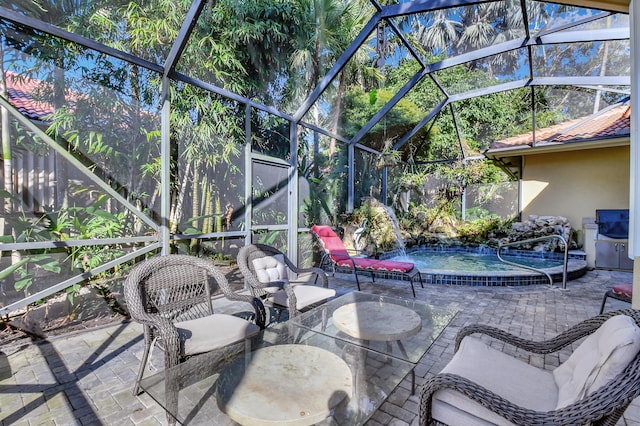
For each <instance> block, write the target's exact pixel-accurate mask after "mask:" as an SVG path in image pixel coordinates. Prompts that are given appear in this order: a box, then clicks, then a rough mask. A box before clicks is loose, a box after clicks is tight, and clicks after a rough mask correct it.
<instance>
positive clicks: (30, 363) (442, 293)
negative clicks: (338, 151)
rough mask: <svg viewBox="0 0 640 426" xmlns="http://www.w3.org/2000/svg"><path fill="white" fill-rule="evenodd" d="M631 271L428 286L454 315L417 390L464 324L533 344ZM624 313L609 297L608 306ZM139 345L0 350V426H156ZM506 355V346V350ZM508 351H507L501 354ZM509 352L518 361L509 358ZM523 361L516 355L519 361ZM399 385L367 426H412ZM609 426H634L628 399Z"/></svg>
mask: <svg viewBox="0 0 640 426" xmlns="http://www.w3.org/2000/svg"><path fill="white" fill-rule="evenodd" d="M631 278H632V276H631V273H626V272H619V271H605V270H594V271H589V272H588V273H587V274H586V275H585V276H583V277H581V278H579V279H576V280H573V281H569V282H568V283H567V289H566V290H562V289H561V288H560V285H559V284H556V286H554V287H549V286H546V285H538V286H526V287H463V286H444V285H428V286H425V288H424V289H421V288H419V285H418V288H416V293H417V299H419V300H422V301H425V302H428V303H431V304H434V305H439V306H447V307H455V308H458V309H459V310H460V312H459V314H458V315H457V316H456V317H455V318H454V320H453V321H452V323H451V324H450V325H449V327H447V328H446V329H445V331H444V332H443V333H442V335H441V336H440V337H439V338H438V339H437V340H436V342H435V343H434V344H433V346H432V347H431V348H430V349H429V351H428V352H427V353H426V354H425V356H424V357H423V358H422V360H421V361H420V363H419V364H418V366H417V367H416V381H417V384H418V385H419V384H421V383H422V382H424V380H425V378H427V377H430V376H431V375H433V374H436V373H437V372H439V371H440V370H441V369H442V368H443V367H444V366H445V364H446V363H447V362H448V361H449V360H450V359H451V357H452V356H453V340H454V338H455V335H456V333H457V331H458V330H459V329H460V328H461V327H462V326H464V325H466V324H471V323H478V322H479V323H486V324H493V325H495V326H498V327H501V328H504V329H506V330H508V331H510V332H512V333H516V334H519V335H521V336H523V337H529V338H533V339H538V340H541V339H543V338H548V337H551V336H554V335H555V334H557V333H558V332H560V331H562V330H564V329H566V328H568V327H569V326H571V325H573V324H575V323H577V322H579V321H581V320H583V319H586V318H588V317H591V316H594V315H596V314H597V313H598V311H599V309H600V303H601V300H602V296H603V294H604V292H605V290H606V289H608V288H610V287H611V286H613V285H615V284H618V283H623V282H631ZM329 280H330V286H332V287H333V288H336V289H337V290H338V292H339V294H342V293H345V292H349V291H352V290H355V289H356V286H355V281H354V280H353V279H352V277H351V276H349V275H341V274H338V275H336V277H330V278H329ZM361 282H362V291H366V292H372V293H376V294H384V295H390V296H396V297H405V298H411V289H410V287H409V284H408V283H407V282H401V281H390V280H376V282H375V283H371V281H370V279H368V278H367V277H363V279H362V280H361ZM623 307H629V305H628V304H625V303H624V302H620V301H617V300H612V299H609V301H608V302H607V308H606V309H607V310H613V309H617V308H623ZM142 349H143V338H142V328H141V327H140V326H139V325H138V324H136V323H134V322H127V323H123V324H116V325H109V326H106V327H102V328H97V329H93V330H89V331H84V332H79V333H73V334H68V335H63V336H57V337H52V338H49V339H48V340H46V341H44V342H40V343H38V344H25V345H21V346H15V347H5V348H3V350H2V352H0V422H1V424H3V425H164V424H166V417H165V414H164V411H163V410H162V409H161V408H160V407H159V406H158V405H157V404H156V403H155V402H154V401H153V400H152V399H151V398H150V397H149V396H148V395H146V394H142V395H140V396H133V395H132V394H131V389H132V386H133V380H134V377H135V375H136V372H137V368H138V365H139V362H140V357H141V354H142ZM508 350H510V349H507V348H505V351H508ZM510 353H513V352H510ZM515 355H516V356H518V355H521V354H519V353H515ZM523 356H524V355H523ZM527 360H528V361H529V362H530V363H532V364H535V365H537V366H542V365H545V366H547V367H551V366H555V365H558V363H559V362H561V360H559V359H558V356H557V355H556V356H555V357H554V356H540V357H530V358H527ZM410 386H411V383H410V380H409V378H405V380H404V381H403V382H402V383H401V384H400V386H399V387H398V388H397V389H396V390H395V391H394V392H393V393H392V394H391V395H390V397H389V398H388V400H387V401H386V402H385V403H384V404H383V405H382V406H381V407H380V409H379V410H378V411H377V412H376V413H375V414H374V416H373V418H372V419H371V420H370V421H369V422H368V424H369V425H415V424H417V421H418V398H417V396H412V395H411V391H410ZM618 425H627V426H632V425H638V426H640V401H639V400H636V401H635V402H634V403H633V404H632V405H631V406H630V407H629V408H628V409H627V411H626V413H625V415H624V418H623V419H621V420H620V422H619V423H618Z"/></svg>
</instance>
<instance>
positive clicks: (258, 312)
mask: <svg viewBox="0 0 640 426" xmlns="http://www.w3.org/2000/svg"><path fill="white" fill-rule="evenodd" d="M224 296H225V297H226V298H227V299H229V300H235V301H239V302H246V303H248V304H250V305H251V306H252V307H253V313H254V315H255V321H256V325H257V326H258V327H260V329H261V330H264V328H265V327H266V322H267V312H266V310H265V309H264V305H263V304H262V302H261V301H260V299H258V298H257V297H255V296H250V295H248V294H246V295H245V294H238V293H235V292H230V293H225V294H224Z"/></svg>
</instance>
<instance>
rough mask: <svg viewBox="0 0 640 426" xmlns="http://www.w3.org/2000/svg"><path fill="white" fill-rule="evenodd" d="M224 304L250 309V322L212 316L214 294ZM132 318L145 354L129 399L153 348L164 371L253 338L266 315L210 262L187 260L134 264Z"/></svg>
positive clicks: (128, 288) (128, 295)
mask: <svg viewBox="0 0 640 426" xmlns="http://www.w3.org/2000/svg"><path fill="white" fill-rule="evenodd" d="M216 287H219V288H220V289H221V290H222V293H223V294H224V296H225V297H226V298H227V299H230V300H236V301H242V302H247V303H248V304H250V305H252V307H253V313H252V314H253V320H254V321H255V324H254V323H253V322H250V321H248V320H246V319H244V318H240V317H238V316H234V315H227V314H218V313H214V312H213V307H212V303H211V293H212V289H213V290H216ZM124 295H125V300H126V302H127V307H128V309H129V313H130V314H131V318H133V319H134V320H135V321H137V322H139V323H141V324H143V326H144V341H145V347H144V354H143V355H142V363H141V364H140V369H139V371H138V376H137V378H136V383H135V386H134V390H133V393H134V394H135V395H137V394H139V393H140V380H141V379H142V377H143V375H144V371H145V368H146V365H147V362H148V359H149V353H150V351H151V348H152V346H153V344H154V342H156V341H157V343H158V345H159V346H161V347H162V348H163V349H164V366H165V370H166V369H168V368H170V367H173V366H175V365H177V364H179V363H180V362H181V361H183V360H184V359H186V358H188V357H190V356H193V355H197V354H201V353H205V352H208V351H211V350H214V349H218V348H222V347H225V346H227V345H230V344H233V343H235V342H239V341H242V340H244V339H246V338H249V337H251V336H254V335H256V334H257V333H258V332H259V331H260V330H261V329H263V328H264V326H265V316H266V314H265V310H264V306H263V305H262V303H261V302H260V301H259V300H258V299H257V298H255V297H251V296H249V295H239V294H236V293H234V292H233V291H232V290H231V288H230V287H229V283H228V282H227V279H226V278H225V276H224V275H223V274H222V272H220V271H219V270H218V269H216V267H214V266H213V265H212V264H211V263H210V262H209V261H207V260H205V259H201V258H197V257H194V256H187V255H177V254H176V255H166V256H156V257H153V258H150V259H147V260H145V261H144V262H142V263H140V264H138V265H137V266H136V267H135V268H133V270H132V271H131V273H130V274H129V276H128V277H127V279H126V281H125V284H124Z"/></svg>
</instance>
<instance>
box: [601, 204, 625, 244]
mask: <svg viewBox="0 0 640 426" xmlns="http://www.w3.org/2000/svg"><path fill="white" fill-rule="evenodd" d="M596 223H597V224H598V234H599V235H604V236H605V237H609V238H615V239H628V238H629V209H616V210H596Z"/></svg>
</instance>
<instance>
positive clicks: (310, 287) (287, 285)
mask: <svg viewBox="0 0 640 426" xmlns="http://www.w3.org/2000/svg"><path fill="white" fill-rule="evenodd" d="M238 268H239V269H240V272H242V275H243V276H244V277H245V279H246V280H247V283H248V284H249V290H250V291H251V294H252V295H253V296H255V297H259V298H260V300H262V302H263V303H264V304H265V305H266V306H269V307H273V308H274V309H275V310H276V311H277V315H278V316H277V319H279V316H280V313H281V311H282V310H288V311H289V316H290V317H295V316H296V315H298V314H299V313H300V312H301V311H304V310H307V309H309V308H311V307H313V306H316V305H318V304H321V303H324V302H326V301H327V300H328V299H330V298H332V297H334V296H335V295H336V292H335V290H333V289H330V288H329V280H328V278H327V275H326V273H325V272H324V271H323V270H322V269H320V268H299V267H298V266H296V265H295V264H294V263H293V262H291V260H290V259H289V258H288V257H287V256H286V255H284V253H282V252H281V251H280V250H278V249H276V248H274V247H271V246H268V245H265V244H250V245H247V246H245V247H243V248H241V249H240V251H239V253H238ZM289 272H293V273H294V274H297V275H298V277H300V275H307V274H312V275H315V277H314V281H313V282H312V281H304V282H294V281H289ZM318 280H319V283H318Z"/></svg>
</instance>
